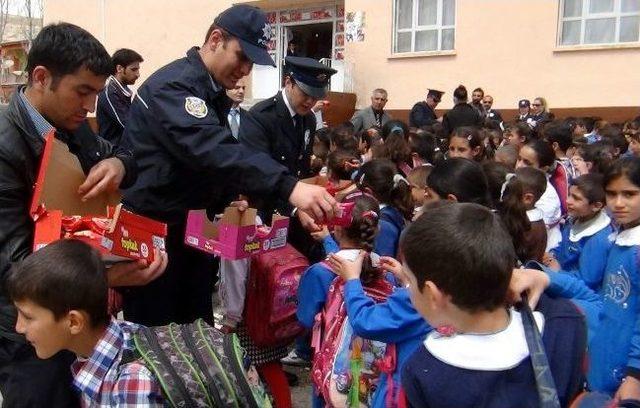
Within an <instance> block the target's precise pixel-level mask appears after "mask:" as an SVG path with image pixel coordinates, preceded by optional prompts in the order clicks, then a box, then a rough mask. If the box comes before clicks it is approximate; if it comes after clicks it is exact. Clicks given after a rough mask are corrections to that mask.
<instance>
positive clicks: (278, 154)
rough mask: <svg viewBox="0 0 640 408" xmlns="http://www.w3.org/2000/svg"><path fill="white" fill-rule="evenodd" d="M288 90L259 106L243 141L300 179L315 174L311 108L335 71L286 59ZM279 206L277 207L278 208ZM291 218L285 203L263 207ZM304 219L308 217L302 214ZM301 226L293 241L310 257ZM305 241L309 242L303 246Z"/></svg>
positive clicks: (242, 130)
mask: <svg viewBox="0 0 640 408" xmlns="http://www.w3.org/2000/svg"><path fill="white" fill-rule="evenodd" d="M285 70H286V71H287V75H286V76H285V85H284V89H282V90H281V91H280V92H278V93H277V94H276V95H275V96H274V97H273V98H269V99H267V100H264V101H262V102H260V103H258V104H256V105H255V106H254V107H253V108H251V110H250V111H249V113H250V114H249V115H247V119H246V120H245V121H243V123H242V125H241V126H240V142H241V143H244V144H246V145H247V146H251V147H253V148H255V149H258V150H260V151H262V152H265V153H268V154H269V155H270V156H271V157H272V158H274V159H275V160H277V161H278V162H280V163H282V164H283V165H284V166H286V167H287V168H288V169H289V171H290V172H291V174H294V175H296V176H297V177H298V178H301V179H302V178H306V177H309V176H310V175H311V154H312V149H313V137H314V132H315V130H316V119H315V115H314V114H313V112H311V108H312V107H313V106H314V105H315V103H316V102H317V101H318V100H319V99H322V98H323V97H324V96H325V95H326V88H327V86H328V84H329V79H330V77H331V75H333V74H335V73H336V70H335V69H332V68H328V67H326V66H325V65H322V64H321V63H319V62H318V61H316V60H314V59H312V58H303V57H287V58H286V59H285ZM274 207H275V208H274ZM273 209H275V210H277V211H278V212H279V213H281V214H283V215H289V214H291V213H292V212H293V210H294V208H293V207H292V206H291V205H289V204H288V203H287V202H285V201H280V202H278V203H276V204H275V206H266V207H265V208H263V210H264V213H266V214H265V215H266V216H267V217H268V216H269V214H268V213H269V212H271V210H273ZM298 216H299V217H300V216H301V217H303V223H305V225H307V226H308V224H306V219H305V215H304V214H298ZM299 227H300V225H299V224H297V223H292V227H291V228H290V240H289V241H290V242H291V243H292V244H293V245H294V246H296V248H298V249H299V250H301V251H302V252H303V253H305V254H306V255H310V254H309V253H308V250H307V249H308V248H307V247H308V245H307V244H309V245H310V244H311V243H310V241H309V240H308V239H307V237H308V234H304V233H303V232H302V231H301V229H300V228H299ZM302 242H306V244H303V243H302Z"/></svg>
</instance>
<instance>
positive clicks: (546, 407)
mask: <svg viewBox="0 0 640 408" xmlns="http://www.w3.org/2000/svg"><path fill="white" fill-rule="evenodd" d="M527 300H528V299H527V296H526V294H523V295H522V305H521V308H520V311H521V313H522V325H523V326H524V334H525V338H526V339H527V346H528V348H529V356H530V357H531V364H532V365H533V373H534V375H535V377H536V388H537V390H538V397H539V399H540V408H560V400H559V399H558V391H557V390H556V385H555V382H554V381H553V376H552V375H551V368H550V367H549V360H548V359H547V354H546V353H545V351H544V345H543V344H542V336H540V331H539V330H538V326H537V325H536V322H535V319H534V317H533V312H532V311H531V308H530V307H529V303H528V301H527Z"/></svg>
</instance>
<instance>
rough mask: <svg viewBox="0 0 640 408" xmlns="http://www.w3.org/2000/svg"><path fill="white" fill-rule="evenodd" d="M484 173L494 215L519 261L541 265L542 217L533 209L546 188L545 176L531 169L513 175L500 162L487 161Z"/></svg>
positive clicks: (544, 230)
mask: <svg viewBox="0 0 640 408" xmlns="http://www.w3.org/2000/svg"><path fill="white" fill-rule="evenodd" d="M482 167H483V170H484V172H485V174H486V176H487V180H488V182H489V189H490V191H491V197H492V200H493V202H494V207H495V209H496V211H497V213H498V214H499V215H500V217H501V218H502V221H503V223H504V225H505V227H506V229H507V231H508V232H509V235H511V239H512V242H513V246H514V248H515V250H516V255H517V257H518V261H519V262H520V263H522V264H524V263H526V262H527V261H530V260H535V261H538V262H542V259H543V255H544V250H545V247H546V244H547V230H546V228H545V225H544V222H543V221H542V215H541V213H540V211H539V210H536V209H535V208H534V204H535V202H536V201H537V200H538V199H539V198H540V196H541V195H542V193H543V192H544V189H545V187H546V178H545V177H544V174H543V173H542V172H541V171H539V170H536V169H534V168H531V167H524V168H521V169H518V170H517V171H516V173H512V172H511V171H509V168H508V167H506V166H505V165H503V164H500V163H494V162H487V163H484V164H483V166H482Z"/></svg>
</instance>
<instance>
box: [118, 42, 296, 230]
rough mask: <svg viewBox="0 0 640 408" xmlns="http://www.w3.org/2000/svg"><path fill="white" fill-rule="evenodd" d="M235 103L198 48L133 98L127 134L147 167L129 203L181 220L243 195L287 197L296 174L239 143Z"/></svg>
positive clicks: (162, 71) (150, 80) (174, 221)
mask: <svg viewBox="0 0 640 408" xmlns="http://www.w3.org/2000/svg"><path fill="white" fill-rule="evenodd" d="M230 107H231V100H230V99H229V98H228V97H227V96H226V94H225V91H224V89H222V88H221V87H220V86H218V85H217V84H215V82H214V79H213V78H212V77H211V75H210V74H209V72H208V71H207V69H206V67H205V65H204V63H203V62H202V59H201V57H200V54H199V53H198V48H197V47H193V48H191V49H190V50H189V51H188V52H187V56H186V57H185V58H181V59H179V60H176V61H174V62H172V63H170V64H168V65H166V66H165V67H163V68H160V69H159V70H158V71H156V72H155V73H154V74H153V75H151V76H150V77H149V78H148V79H147V80H146V81H145V82H144V84H142V86H141V87H140V89H139V91H138V93H137V96H136V98H135V100H134V101H133V103H132V104H131V109H130V112H129V121H128V123H127V128H126V129H125V133H124V141H123V144H124V145H125V146H130V148H131V149H132V150H133V152H134V155H135V157H136V160H137V163H138V170H139V173H138V181H137V183H136V184H135V185H134V186H133V187H132V188H130V189H129V190H127V191H126V192H125V195H124V202H125V205H127V206H128V207H130V208H132V209H133V210H134V211H136V212H138V213H141V214H144V215H147V216H149V217H152V218H155V219H158V220H161V221H164V222H167V223H170V224H174V225H175V224H180V223H182V222H184V219H185V217H186V213H187V211H188V210H190V209H200V208H206V209H208V210H211V211H219V210H221V209H222V208H223V207H224V206H225V205H226V204H228V203H229V201H231V200H232V199H234V198H235V197H236V196H237V194H239V193H243V194H248V195H252V196H255V195H258V196H271V195H273V194H276V195H277V196H278V197H280V198H281V199H284V200H286V199H287V198H288V197H289V195H290V194H291V191H292V190H293V187H294V186H295V183H296V179H295V178H293V177H291V176H290V175H288V172H287V169H286V168H285V167H284V166H282V165H280V164H278V163H276V162H275V161H273V160H272V159H271V158H270V157H269V156H268V155H266V154H264V153H259V152H257V151H255V150H252V149H249V148H247V147H245V146H242V145H240V144H239V143H238V141H237V140H236V139H235V138H234V137H233V136H232V135H231V130H230V129H229V127H228V125H227V114H228V113H229V108H230Z"/></svg>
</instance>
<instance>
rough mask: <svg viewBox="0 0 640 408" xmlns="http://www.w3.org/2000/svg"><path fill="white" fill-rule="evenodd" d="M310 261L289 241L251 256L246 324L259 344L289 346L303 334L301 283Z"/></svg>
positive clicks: (254, 340) (260, 345) (253, 339)
mask: <svg viewBox="0 0 640 408" xmlns="http://www.w3.org/2000/svg"><path fill="white" fill-rule="evenodd" d="M308 267H309V261H308V260H307V258H306V257H305V256H304V255H302V254H301V253H300V252H298V251H296V249H295V248H294V247H292V246H291V245H290V244H287V245H285V246H284V247H282V248H279V249H276V250H274V251H271V252H266V253H262V254H259V255H256V256H254V257H252V258H251V270H250V271H249V279H248V283H247V296H246V305H245V311H244V312H245V325H246V326H247V332H248V333H249V337H251V340H252V341H253V343H254V344H255V345H256V346H258V347H272V346H279V345H286V344H288V343H290V342H291V341H293V340H294V339H295V338H296V336H298V335H299V334H300V333H302V330H303V329H302V326H300V324H299V323H298V318H297V317H296V311H297V310H298V286H299V284H300V277H301V276H302V274H303V273H304V271H305V270H307V268H308Z"/></svg>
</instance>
